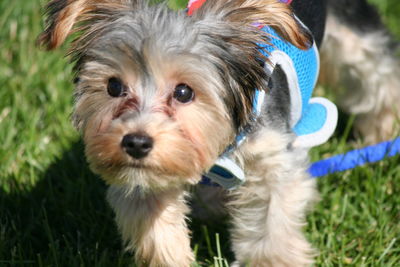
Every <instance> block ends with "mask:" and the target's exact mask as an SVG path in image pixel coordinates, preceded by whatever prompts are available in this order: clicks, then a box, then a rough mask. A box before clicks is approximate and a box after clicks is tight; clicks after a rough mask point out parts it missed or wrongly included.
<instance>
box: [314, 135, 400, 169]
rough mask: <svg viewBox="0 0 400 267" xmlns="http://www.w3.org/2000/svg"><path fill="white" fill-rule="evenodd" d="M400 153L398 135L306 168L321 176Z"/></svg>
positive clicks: (399, 138)
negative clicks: (389, 139) (390, 139)
mask: <svg viewBox="0 0 400 267" xmlns="http://www.w3.org/2000/svg"><path fill="white" fill-rule="evenodd" d="M397 154H400V137H397V138H396V139H394V140H392V141H386V142H382V143H379V144H376V145H372V146H367V147H364V148H360V149H355V150H351V151H349V152H347V153H345V154H340V155H336V156H333V157H330V158H327V159H323V160H320V161H317V162H314V163H313V164H311V167H310V168H309V169H308V171H309V172H310V174H311V176H313V177H321V176H325V175H327V174H331V173H335V172H341V171H345V170H349V169H353V168H355V167H357V166H361V165H364V164H367V163H373V162H377V161H380V160H382V159H384V158H386V157H393V156H395V155H397Z"/></svg>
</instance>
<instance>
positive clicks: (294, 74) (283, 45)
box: [201, 26, 337, 189]
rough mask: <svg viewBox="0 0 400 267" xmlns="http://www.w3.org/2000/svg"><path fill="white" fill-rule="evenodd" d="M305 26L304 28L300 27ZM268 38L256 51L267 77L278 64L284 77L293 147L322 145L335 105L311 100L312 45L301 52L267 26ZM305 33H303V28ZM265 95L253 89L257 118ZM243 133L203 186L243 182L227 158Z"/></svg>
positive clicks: (240, 172)
mask: <svg viewBox="0 0 400 267" xmlns="http://www.w3.org/2000/svg"><path fill="white" fill-rule="evenodd" d="M303 27H305V26H303ZM262 30H263V31H265V32H266V33H267V34H268V35H269V36H270V44H260V45H259V46H260V51H261V52H262V53H263V54H264V55H265V56H266V57H267V58H268V60H269V63H266V64H265V71H266V72H267V73H268V74H269V75H270V74H272V73H273V71H274V68H275V66H276V65H280V67H281V69H282V70H283V71H284V72H285V74H286V77H287V84H288V85H289V92H290V103H291V108H290V111H291V112H290V127H291V128H292V130H293V132H294V133H295V134H296V136H297V138H296V140H295V141H294V143H293V146H294V147H313V146H316V145H320V144H322V143H324V142H326V141H327V140H328V139H329V137H330V136H331V135H332V134H333V132H334V130H335V128H336V123H337V109H336V106H335V105H334V104H333V103H332V102H330V101H329V100H327V99H325V98H321V97H317V98H311V95H312V92H313V89H314V87H315V85H316V82H317V78H318V73H319V54H318V50H317V47H316V45H315V44H313V45H312V46H311V47H310V48H309V49H307V50H301V49H299V48H297V47H296V46H294V45H292V44H290V43H288V42H287V41H285V40H283V39H282V38H281V37H280V36H279V35H278V34H277V33H276V32H275V31H274V30H273V29H272V28H271V27H269V26H265V27H263V28H262ZM305 30H307V29H306V28H305ZM265 97H266V95H265V92H264V91H260V90H258V89H255V95H254V101H253V113H254V117H255V118H257V117H258V116H259V115H260V114H261V107H262V105H263V103H264V100H265ZM246 134H247V133H246V132H242V133H239V135H238V136H237V137H236V140H235V144H234V145H231V146H229V147H228V148H227V149H226V150H225V152H224V153H223V154H222V155H221V156H220V157H219V158H218V159H217V161H216V162H215V164H214V165H213V166H212V168H211V169H210V170H209V171H208V172H207V173H206V174H204V175H203V180H202V182H201V183H203V184H210V183H211V184H218V185H221V186H223V187H224V188H226V189H234V188H236V187H238V186H240V185H241V184H242V183H244V182H245V173H244V170H243V169H242V168H241V167H240V166H239V165H238V164H236V162H235V161H234V160H233V159H232V158H231V155H232V152H233V150H234V148H236V147H238V146H240V145H241V144H242V143H243V142H244V141H245V140H246Z"/></svg>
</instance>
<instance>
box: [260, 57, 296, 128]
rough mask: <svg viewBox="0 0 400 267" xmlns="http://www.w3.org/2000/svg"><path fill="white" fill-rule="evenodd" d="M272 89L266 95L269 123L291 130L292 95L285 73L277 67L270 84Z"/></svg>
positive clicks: (265, 107)
mask: <svg viewBox="0 0 400 267" xmlns="http://www.w3.org/2000/svg"><path fill="white" fill-rule="evenodd" d="M268 87H269V89H270V91H269V93H268V94H267V95H266V101H265V106H264V110H266V119H267V121H268V122H269V123H271V122H272V124H273V125H276V126H278V127H282V126H284V127H285V128H286V130H289V129H290V126H289V122H290V93H289V85H288V82H287V77H286V74H285V72H284V71H283V70H282V68H281V66H280V65H276V66H275V69H274V71H273V72H272V75H271V78H270V80H269V82H268Z"/></svg>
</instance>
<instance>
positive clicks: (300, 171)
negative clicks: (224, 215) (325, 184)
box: [230, 136, 317, 267]
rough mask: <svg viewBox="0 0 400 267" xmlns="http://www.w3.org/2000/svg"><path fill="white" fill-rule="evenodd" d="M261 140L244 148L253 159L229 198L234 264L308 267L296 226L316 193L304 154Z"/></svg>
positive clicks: (307, 250)
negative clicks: (240, 184)
mask: <svg viewBox="0 0 400 267" xmlns="http://www.w3.org/2000/svg"><path fill="white" fill-rule="evenodd" d="M263 140H266V141H265V142H264V141H263V142H262V143H261V142H256V143H255V144H254V145H253V146H251V148H250V149H249V150H250V151H252V152H253V153H255V154H253V157H251V160H250V161H249V162H248V163H247V164H246V165H247V171H248V176H247V182H246V183H245V184H244V185H243V186H242V187H240V188H239V189H237V191H234V192H233V193H232V194H233V195H232V199H233V200H232V202H231V203H230V204H231V208H232V210H231V212H232V220H233V228H232V243H233V250H234V252H235V256H236V259H237V263H236V265H237V266H259V267H263V266H296V267H299V266H309V265H311V263H312V262H313V259H312V258H313V256H314V255H315V252H314V250H313V249H312V248H311V246H310V244H309V243H308V242H307V240H306V238H305V237H304V235H303V233H302V227H303V226H304V224H305V212H306V208H307V207H308V206H309V204H310V202H311V201H312V200H313V199H315V198H316V195H317V193H316V191H315V181H314V180H313V179H311V178H310V177H309V175H308V174H307V172H306V166H307V160H306V157H307V155H306V152H305V151H290V150H287V149H284V143H282V142H281V141H279V142H274V141H273V138H271V137H270V136H269V137H268V138H266V139H264V138H263ZM282 144H283V145H282ZM280 146H282V147H280Z"/></svg>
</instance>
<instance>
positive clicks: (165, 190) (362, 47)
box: [39, 0, 400, 267]
mask: <svg viewBox="0 0 400 267" xmlns="http://www.w3.org/2000/svg"><path fill="white" fill-rule="evenodd" d="M200 2H201V3H199V2H196V1H195V3H193V1H191V4H192V9H190V8H189V10H186V11H185V10H181V11H173V10H170V9H168V8H167V6H166V5H165V4H159V5H148V3H147V2H146V1H145V0H97V1H93V0H53V1H51V2H50V3H49V4H48V7H47V14H48V18H47V21H46V23H47V27H46V29H45V31H44V32H43V33H42V34H41V36H40V37H39V42H40V43H41V44H42V45H43V46H46V47H47V48H48V49H49V50H51V49H55V48H57V47H59V46H60V45H61V44H62V43H64V41H65V40H66V38H67V37H68V36H70V35H74V36H76V39H75V41H74V42H73V43H72V46H71V49H70V52H69V55H70V57H71V61H72V62H73V63H74V71H75V75H76V78H75V80H74V82H75V87H76V91H75V99H76V100H75V108H74V113H73V122H74V125H75V126H76V128H77V129H78V130H79V131H80V132H81V134H82V137H83V140H84V143H85V153H86V157H87V160H88V162H89V164H90V167H91V169H92V170H93V171H94V172H95V173H97V174H99V175H100V176H101V177H102V178H103V179H104V181H105V182H106V183H107V184H108V185H109V189H108V194H107V199H108V201H109V203H110V205H111V206H112V208H113V210H114V211H115V214H116V222H117V225H118V228H119V231H120V232H121V235H122V239H123V242H124V244H125V245H126V248H127V249H128V250H129V251H132V252H134V256H135V260H136V263H137V264H138V265H139V266H182V267H184V266H185V267H186V266H190V265H191V263H193V262H194V260H195V257H194V253H193V251H192V249H191V247H190V231H189V230H188V227H187V214H188V213H189V211H190V208H189V206H188V203H187V202H188V197H189V194H190V191H191V190H190V188H191V187H193V186H196V185H197V184H198V183H199V181H200V180H201V179H202V176H203V175H204V174H207V173H211V174H212V171H211V170H212V169H213V168H214V167H215V166H218V167H219V169H218V170H219V171H220V170H221V169H223V168H225V169H223V170H225V171H227V172H228V175H232V177H234V178H237V179H238V180H239V183H235V184H234V186H233V187H234V189H233V190H225V189H221V188H217V187H204V186H203V187H201V186H200V187H201V189H199V191H198V192H201V193H200V194H198V195H200V197H202V196H203V197H205V196H207V195H208V194H209V193H205V192H207V191H208V192H212V193H210V194H213V192H217V193H218V194H220V193H223V194H224V197H223V198H224V199H225V200H226V203H225V205H226V210H227V211H228V212H229V215H230V218H231V223H232V227H231V229H230V231H231V239H232V250H233V251H234V254H235V260H236V261H235V262H234V263H233V264H232V265H234V266H246V265H247V266H309V265H311V264H312V263H313V258H314V257H315V255H316V250H315V249H313V247H312V246H311V245H310V243H309V242H308V241H307V240H306V238H305V237H304V235H303V233H302V227H303V226H304V224H305V215H306V211H307V210H308V209H309V208H310V207H311V206H312V204H313V203H314V202H315V201H316V200H317V198H318V194H317V192H316V188H315V180H313V179H310V176H309V174H308V172H307V168H308V155H307V151H308V149H307V146H301V145H300V146H299V145H296V143H295V142H296V140H298V136H297V135H296V133H295V131H294V130H293V125H294V122H293V121H296V122H297V121H298V120H294V119H293V116H294V115H293V114H294V111H293V110H294V109H296V108H298V107H296V105H294V104H293V99H294V98H293V97H292V93H293V92H292V91H290V90H289V87H290V86H289V77H287V73H286V72H285V71H284V69H283V67H282V66H283V65H282V66H280V65H279V64H275V65H274V64H272V63H271V58H269V52H268V51H267V52H265V51H264V50H265V49H260V44H271V43H272V42H273V40H275V39H276V38H278V39H279V37H280V38H281V39H282V40H283V42H284V43H288V44H290V45H291V46H293V47H294V48H295V49H298V50H299V51H306V50H307V51H311V50H310V49H311V47H312V46H314V47H317V46H318V47H319V49H320V51H321V61H320V65H321V69H322V70H321V78H320V80H321V81H322V82H326V83H329V84H331V85H334V86H335V87H339V88H342V89H346V88H347V89H348V90H347V92H346V93H345V94H344V95H345V96H344V97H343V99H344V100H343V101H342V102H339V103H341V106H342V107H343V108H344V109H345V110H347V111H348V112H351V113H353V114H357V115H359V117H358V119H357V121H356V129H357V131H358V132H359V133H360V134H361V135H362V136H363V137H364V138H365V139H366V140H367V141H371V142H373V141H376V140H380V139H382V138H387V137H389V136H390V135H391V134H393V131H394V129H393V125H394V122H395V120H396V115H397V114H398V110H397V109H396V108H397V104H395V103H397V102H396V99H400V98H399V90H398V88H400V86H399V85H400V83H399V78H398V77H399V76H400V75H398V74H400V72H399V66H398V63H397V62H396V60H395V59H394V57H393V47H391V46H390V42H391V40H392V39H390V37H389V35H388V34H387V33H386V31H385V29H384V27H383V26H382V23H381V22H380V19H379V16H378V15H377V12H376V11H375V10H374V9H373V8H372V7H371V6H369V5H368V4H367V3H366V2H365V0H355V1H354V0H353V1H351V0H336V1H334V0H332V1H324V0H294V1H277V0H218V1H211V0H208V1H200ZM285 2H291V3H285ZM194 7H195V8H194ZM189 13H190V14H189ZM260 25H261V26H260ZM325 26H326V27H325ZM266 27H267V29H272V30H273V32H274V33H276V36H274V35H273V34H272V33H271V32H266V31H265V29H266ZM277 36H278V37H277ZM315 51H316V50H315ZM271 54H272V53H271ZM275 63H276V62H275ZM271 66H272V67H271ZM255 91H258V92H260V94H262V96H263V98H260V99H264V100H261V104H260V103H258V104H256V106H257V107H258V111H256V112H254V106H255V105H254V101H255V100H257V99H258V96H255ZM397 101H398V100H397ZM303 104H305V103H303ZM255 113H256V115H255ZM300 113H301V111H300ZM299 116H300V115H299ZM331 130H332V129H331ZM238 136H245V138H243V137H242V138H239V139H240V140H239V139H238ZM221 155H225V156H226V157H224V158H222V156H221ZM227 155H228V156H227ZM221 159H222V161H221ZM216 162H218V164H220V165H217V163H216ZM221 164H222V165H221ZM224 164H225V165H224ZM218 170H217V171H215V170H214V175H217V176H218V175H220V176H224V175H225V174H221V173H218ZM211 176H212V175H211ZM243 177H245V179H246V180H245V181H243V179H244V178H243ZM209 203H211V201H210V202H209ZM213 205H214V204H211V206H213Z"/></svg>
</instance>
